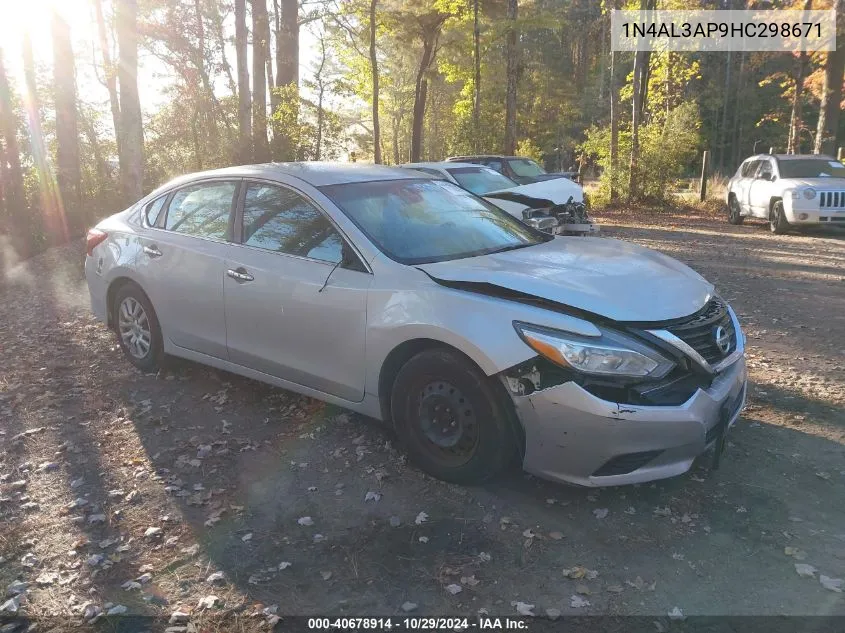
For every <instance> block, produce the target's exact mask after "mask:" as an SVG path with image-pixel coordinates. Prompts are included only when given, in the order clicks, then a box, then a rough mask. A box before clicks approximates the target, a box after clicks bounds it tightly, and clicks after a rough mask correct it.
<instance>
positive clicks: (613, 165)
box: [610, 0, 620, 203]
mask: <svg viewBox="0 0 845 633" xmlns="http://www.w3.org/2000/svg"><path fill="white" fill-rule="evenodd" d="M619 1H620V0H613V9H614V10H618V9H619ZM616 57H617V53H616V52H615V51H614V50H613V48H612V47H611V50H610V202H611V203H615V202H617V200H618V199H619V191H618V190H617V188H616V184H617V179H618V178H619V90H618V88H617V86H616Z"/></svg>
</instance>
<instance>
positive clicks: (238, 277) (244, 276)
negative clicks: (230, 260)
mask: <svg viewBox="0 0 845 633" xmlns="http://www.w3.org/2000/svg"><path fill="white" fill-rule="evenodd" d="M226 274H227V275H229V277H231V278H232V279H234V280H235V281H237V282H238V283H246V282H248V281H255V277H253V276H252V275H250V274H249V273H248V272H247V271H246V268H243V267H241V268H236V269H235V270H232V269H231V268H230V269H229V270H227V271H226Z"/></svg>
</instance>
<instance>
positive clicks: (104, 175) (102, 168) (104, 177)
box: [79, 112, 110, 186]
mask: <svg viewBox="0 0 845 633" xmlns="http://www.w3.org/2000/svg"><path fill="white" fill-rule="evenodd" d="M79 121H80V123H81V124H82V131H83V133H84V134H85V138H87V139H88V144H89V145H90V146H91V154H92V156H93V158H94V166H95V168H96V169H97V181H98V183H99V184H100V185H101V186H103V185H105V184H107V183H108V182H109V180H110V178H109V167H108V165H107V164H106V160H105V158H104V157H103V152H102V151H101V150H100V143H99V139H97V131H96V130H95V129H94V124H93V122H92V121H91V119H89V118H88V117H87V116H85V113H84V112H80V113H79Z"/></svg>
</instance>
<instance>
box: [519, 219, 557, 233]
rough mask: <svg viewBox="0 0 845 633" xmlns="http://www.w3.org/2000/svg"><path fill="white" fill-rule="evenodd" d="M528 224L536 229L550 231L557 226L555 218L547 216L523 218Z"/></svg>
mask: <svg viewBox="0 0 845 633" xmlns="http://www.w3.org/2000/svg"><path fill="white" fill-rule="evenodd" d="M524 222H525V223H526V224H527V225H528V226H533V227H534V228H535V229H537V230H538V231H543V232H545V233H551V232H552V231H553V230H554V228H555V227H556V226H557V218H550V217H548V216H545V217H539V218H528V219H526V220H524Z"/></svg>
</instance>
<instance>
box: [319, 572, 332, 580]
mask: <svg viewBox="0 0 845 633" xmlns="http://www.w3.org/2000/svg"><path fill="white" fill-rule="evenodd" d="M320 575H321V576H322V577H323V580H331V577H332V572H330V571H321V572H320Z"/></svg>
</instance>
